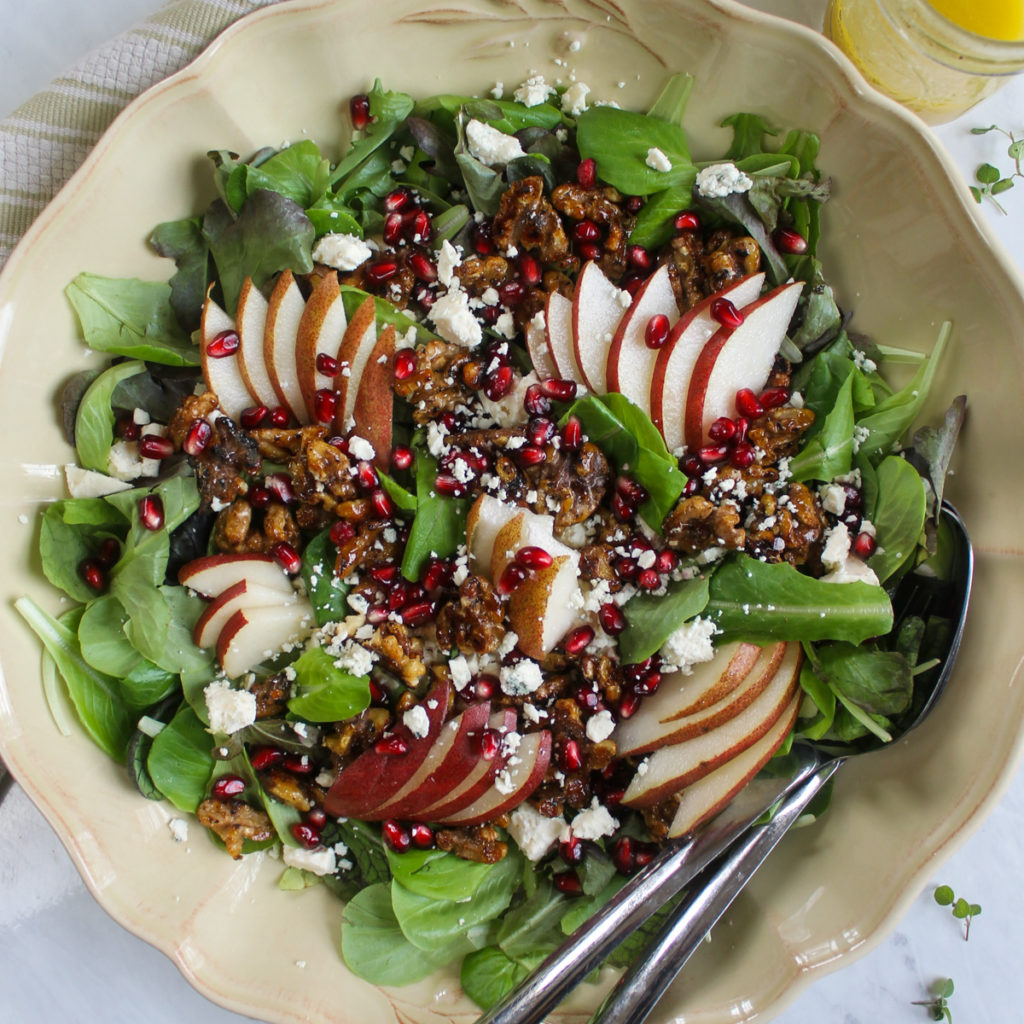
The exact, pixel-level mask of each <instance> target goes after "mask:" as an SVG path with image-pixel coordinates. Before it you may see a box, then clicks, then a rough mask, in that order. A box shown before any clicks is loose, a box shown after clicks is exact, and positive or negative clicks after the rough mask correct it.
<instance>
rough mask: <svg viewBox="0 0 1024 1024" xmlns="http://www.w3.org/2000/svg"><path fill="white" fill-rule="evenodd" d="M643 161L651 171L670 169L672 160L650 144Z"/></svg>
mask: <svg viewBox="0 0 1024 1024" xmlns="http://www.w3.org/2000/svg"><path fill="white" fill-rule="evenodd" d="M644 163H645V164H647V166H648V167H650V168H651V170H652V171H671V170H672V161H671V160H669V158H668V157H667V156H665V154H664V153H663V152H662V151H661V150H660V149H658V147H657V146H651V148H650V149H649V150H647V159H646V160H644ZM748 187H749V186H748Z"/></svg>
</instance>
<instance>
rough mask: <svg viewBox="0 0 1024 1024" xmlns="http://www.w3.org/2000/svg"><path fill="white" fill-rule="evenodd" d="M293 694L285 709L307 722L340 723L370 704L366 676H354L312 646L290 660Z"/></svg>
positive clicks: (322, 651) (320, 649)
mask: <svg viewBox="0 0 1024 1024" xmlns="http://www.w3.org/2000/svg"><path fill="white" fill-rule="evenodd" d="M292 668H294V669H295V691H294V692H295V694H296V695H295V696H294V697H292V698H291V700H289V701H288V710H289V711H291V712H293V713H294V714H296V715H299V716H300V717H302V718H305V719H306V720H307V721H310V722H340V721H342V720H343V719H346V718H352V717H353V715H358V714H359V713H360V712H361V711H365V710H366V709H367V708H368V707H369V706H370V678H369V676H354V675H352V674H351V673H349V672H346V671H344V669H340V668H338V667H337V666H336V665H335V664H334V659H333V658H332V657H331V656H330V655H329V654H328V653H327V652H326V651H325V650H324V649H323V648H322V647H311V648H310V649H309V650H308V651H304V652H303V653H302V655H301V656H300V657H299V658H298V659H297V660H295V661H293V662H292Z"/></svg>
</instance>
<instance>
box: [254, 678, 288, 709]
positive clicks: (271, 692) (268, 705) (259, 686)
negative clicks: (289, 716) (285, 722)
mask: <svg viewBox="0 0 1024 1024" xmlns="http://www.w3.org/2000/svg"><path fill="white" fill-rule="evenodd" d="M249 692H250V693H251V694H252V695H253V696H254V697H255V698H256V717H257V718H277V717H279V716H281V715H283V714H284V713H285V711H287V710H288V708H287V703H286V702H287V700H288V695H289V693H290V692H291V684H290V683H288V681H287V680H286V679H285V678H284V676H282V675H280V674H278V675H273V676H267V677H266V678H264V679H257V680H256V681H255V682H254V683H253V684H252V685H251V686H250V687H249Z"/></svg>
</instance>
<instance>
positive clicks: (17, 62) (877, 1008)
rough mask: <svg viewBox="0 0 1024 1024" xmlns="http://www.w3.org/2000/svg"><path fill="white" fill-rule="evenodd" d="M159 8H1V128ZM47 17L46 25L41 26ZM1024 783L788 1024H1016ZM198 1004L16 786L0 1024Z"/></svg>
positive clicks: (1022, 925)
mask: <svg viewBox="0 0 1024 1024" xmlns="http://www.w3.org/2000/svg"><path fill="white" fill-rule="evenodd" d="M156 6H157V0H92V2H91V3H89V4H84V3H82V2H81V0H48V3H47V4H46V5H45V8H43V7H42V6H40V5H36V4H32V3H27V2H26V0H0V114H3V113H6V112H8V111H10V110H12V109H13V108H14V107H16V106H17V105H18V104H20V103H21V102H23V101H24V100H26V99H28V98H29V97H30V96H31V95H32V94H33V93H35V92H36V91H38V90H39V89H40V88H42V87H43V86H44V85H45V84H46V82H47V81H48V80H49V79H50V78H52V77H53V76H54V75H57V74H59V73H60V72H61V71H62V70H63V69H64V68H66V67H67V66H68V65H70V64H71V63H73V62H74V61H75V60H77V59H78V58H79V57H81V56H82V55H83V54H84V53H86V52H87V51H88V50H89V49H90V48H92V47H94V46H96V45H98V44H100V43H102V42H103V41H105V40H106V39H108V38H110V37H111V36H113V35H115V34H116V33H117V32H119V31H122V30H123V29H125V28H127V27H129V26H130V25H131V24H133V23H134V22H136V21H138V20H140V19H141V18H143V17H144V16H145V15H147V14H149V13H151V11H152V10H154V9H155V7H156ZM751 6H754V7H757V8H759V9H762V10H767V11H771V12H772V13H777V14H783V15H785V16H788V17H792V18H794V19H795V20H800V21H803V22H804V23H806V24H809V25H813V26H815V27H817V25H818V24H820V21H821V10H822V8H823V6H824V3H823V0H757V2H754V3H752V4H751ZM44 11H45V13H44ZM1022 112H1024V79H1019V80H1017V81H1015V82H1012V83H1011V84H1010V85H1008V86H1007V87H1006V88H1005V89H1004V90H1003V91H1002V92H1001V93H999V94H997V95H996V96H994V97H993V98H991V99H990V100H988V101H986V102H985V103H984V104H983V105H982V106H979V107H977V108H975V110H973V111H971V112H970V113H968V114H967V115H965V117H963V118H962V119H961V120H960V121H958V122H954V123H953V124H951V125H947V126H945V127H944V128H942V129H941V130H940V131H939V135H940V137H941V139H942V141H943V142H944V143H945V145H946V146H947V147H948V148H949V150H950V151H951V152H952V154H953V155H954V157H955V158H956V161H957V163H958V164H959V166H960V168H961V169H962V170H963V171H964V173H965V174H966V175H971V174H973V169H974V168H975V167H976V166H977V165H978V163H980V162H981V161H982V160H986V159H992V158H997V157H1000V156H1002V154H1003V151H1004V150H1005V144H1004V145H1003V146H1002V147H1001V146H1000V145H999V143H998V141H997V140H996V139H995V138H994V137H993V136H985V137H976V136H972V135H970V133H969V129H970V128H971V127H972V126H974V125H988V124H991V123H993V122H996V123H999V124H1001V125H1004V126H1006V127H1010V128H1013V129H1016V130H1021V129H1024V113H1022ZM1004 199H1005V206H1006V208H1007V210H1008V212H1009V216H1005V217H1004V216H1002V215H1001V214H999V213H998V212H997V211H995V210H994V209H993V208H989V209H988V211H987V213H988V216H989V219H990V221H991V223H992V225H993V227H994V228H995V230H996V231H997V233H998V234H999V236H1000V237H1001V238H1002V240H1003V242H1004V244H1005V245H1006V246H1007V247H1008V249H1009V250H1010V252H1011V254H1012V255H1013V257H1014V258H1015V259H1016V261H1017V263H1018V265H1020V266H1022V267H1024V231H1022V225H1024V187H1021V188H1019V189H1017V190H1014V191H1011V192H1009V193H1007V194H1006V195H1005V196H1004ZM1022 862H1024V773H1018V775H1017V777H1016V779H1015V780H1014V782H1013V784H1012V785H1011V786H1010V788H1009V790H1008V792H1007V793H1006V795H1005V796H1004V797H1003V799H1002V801H1001V802H1000V804H999V805H998V807H997V808H996V810H995V811H994V813H993V814H992V815H991V816H990V817H989V818H988V819H987V820H986V821H985V823H984V824H983V825H982V827H981V828H980V830H979V831H978V832H977V833H976V834H975V835H974V836H973V837H972V838H971V839H969V840H968V841H967V843H966V844H965V845H964V846H963V847H962V848H961V849H960V850H959V851H958V852H957V853H956V854H955V855H954V856H953V857H952V858H951V859H950V860H949V861H948V862H947V863H946V864H944V865H943V866H942V867H941V868H940V869H939V870H938V872H937V874H936V877H935V878H934V879H933V880H932V881H931V882H930V883H929V884H928V886H927V887H926V888H925V890H924V892H923V893H922V894H921V895H920V896H919V897H918V899H917V900H916V901H915V903H914V905H913V907H912V908H911V910H910V911H909V913H908V914H907V915H906V917H905V918H904V919H903V920H902V921H901V922H900V924H899V926H898V927H897V928H896V929H895V931H894V932H893V933H892V934H891V935H890V936H889V937H888V938H887V939H886V940H885V941H884V942H883V943H882V944H881V945H880V946H879V947H878V948H877V949H875V950H874V951H873V952H871V953H870V954H868V955H866V956H864V957H862V958H861V959H859V960H856V961H854V962H853V963H850V964H849V965H848V966H845V967H844V968H843V969H842V970H840V971H837V972H834V973H832V974H829V975H825V976H822V977H820V978H818V979H817V980H816V981H815V982H814V984H813V985H811V987H810V988H809V989H808V990H807V991H806V992H804V993H803V994H802V995H801V996H800V997H799V998H798V999H797V1000H796V1001H795V1002H794V1003H793V1004H792V1005H791V1006H790V1007H789V1008H787V1009H786V1010H785V1011H784V1012H783V1013H782V1015H781V1016H780V1017H779V1018H777V1020H778V1021H779V1024H878V1022H885V1024H903V1022H906V1024H915V1022H920V1021H925V1020H928V1019H929V1018H928V1016H927V1014H926V1012H925V1011H924V1010H923V1009H922V1008H921V1007H919V1006H913V1005H911V1003H912V1000H915V999H921V998H924V997H925V994H926V989H927V987H928V985H929V984H930V983H931V981H932V980H933V979H934V978H935V977H937V976H948V977H952V978H953V979H954V981H955V983H956V992H955V994H954V996H953V998H952V1000H951V1003H950V1006H951V1009H952V1010H953V1013H954V1015H955V1018H956V1019H957V1020H958V1021H961V1022H962V1021H974V1022H988V1021H993V1022H995V1021H999V1022H1009V1021H1014V1020H1019V1019H1020V1018H1021V1013H1020V1010H1019V1002H1020V998H1019V992H1018V989H1017V983H1018V980H1019V969H1020V968H1019V952H1018V951H1019V950H1020V949H1021V948H1024V895H1022V893H1021V889H1020V886H1019V865H1020V864H1021V863H1022ZM940 882H941V883H948V884H949V885H951V886H952V887H953V888H954V889H955V890H956V891H957V893H958V894H962V895H964V896H966V897H967V898H968V899H970V900H971V901H974V902H978V903H980V904H981V905H982V906H983V907H984V912H983V914H982V915H981V917H979V918H978V919H977V921H976V922H975V923H974V927H973V929H972V933H971V939H970V941H969V942H964V940H963V937H962V932H961V929H960V926H959V924H958V923H957V922H955V921H954V920H953V919H952V917H951V916H950V914H949V911H948V910H947V909H944V908H940V907H938V906H937V905H936V904H935V903H934V901H933V900H932V897H931V891H932V889H933V888H934V885H933V883H934V884H938V883H940ZM245 1019H246V1018H243V1017H239V1016H237V1015H236V1014H233V1013H228V1012H227V1011H225V1010H222V1009H220V1008H219V1007H217V1006H214V1005H213V1004H211V1003H209V1002H207V1001H206V1000H205V999H204V998H202V997H201V996H199V995H197V994H196V993H195V992H194V991H193V990H192V989H191V988H190V987H189V985H188V984H187V983H186V982H185V981H184V980H183V979H182V978H181V976H180V975H179V974H178V972H177V970H176V969H175V967H174V966H173V965H172V964H171V962H170V961H169V960H167V959H166V958H165V957H164V956H163V955H162V954H160V953H158V952H156V951H155V950H153V949H152V948H150V947H149V946H147V945H146V944H145V943H143V942H141V941H139V940H138V939H136V938H134V937H133V936H132V935H130V934H129V933H128V932H126V931H125V930H124V929H122V928H121V927H120V926H119V925H117V924H115V923H114V922H113V921H112V920H111V919H110V918H108V917H107V915H106V914H105V913H104V912H103V911H102V910H101V909H100V907H99V906H98V904H96V902H95V901H94V900H93V898H92V897H91V896H90V895H89V893H88V892H87V891H86V889H85V887H84V885H83V884H82V882H81V880H80V879H79V877H78V875H77V874H76V872H75V870H74V868H73V867H72V865H71V862H70V860H69V859H68V856H67V854H66V853H65V852H64V850H63V848H62V847H61V845H60V844H59V842H58V841H57V839H56V837H55V835H54V834H53V832H52V831H51V829H50V827H49V825H48V824H47V823H46V821H45V820H44V819H43V817H42V815H40V813H39V812H38V811H37V810H36V809H35V808H34V807H33V806H32V805H31V804H30V803H29V801H28V800H27V798H26V797H25V796H24V794H23V793H22V792H21V791H20V790H19V789H18V788H17V787H15V788H14V789H13V790H12V792H11V793H10V795H9V796H8V797H7V799H6V801H5V802H4V804H3V805H2V808H0V1024H15V1022H17V1024H23V1022H34V1021H39V1022H42V1024H48V1022H50V1021H57V1020H69V1021H75V1022H79V1024H94V1022H96V1024H99V1022H101V1021H102V1022H103V1024H121V1022H126V1024H127V1022H132V1024H137V1022H138V1021H145V1022H146V1024H180V1022H182V1021H185V1020H188V1021H190V1022H191V1024H232V1022H236V1024H241V1022H242V1021H243V1020H245Z"/></svg>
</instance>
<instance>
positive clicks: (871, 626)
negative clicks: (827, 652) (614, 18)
mask: <svg viewBox="0 0 1024 1024" xmlns="http://www.w3.org/2000/svg"><path fill="white" fill-rule="evenodd" d="M707 613H708V614H709V615H710V616H711V617H712V618H713V619H714V620H715V622H716V623H717V624H718V626H719V628H720V629H721V630H722V631H723V632H724V633H726V634H727V636H726V637H724V638H723V640H724V641H725V640H735V639H744V640H752V641H758V640H793V641H797V642H799V641H802V640H847V641H849V642H850V643H861V642H863V641H864V640H867V639H868V638H870V637H873V636H882V635H883V634H885V633H888V632H889V630H890V629H892V622H893V617H892V604H891V603H890V601H889V597H888V595H887V594H886V592H885V591H884V590H883V589H882V588H881V587H876V586H873V585H871V584H868V583H860V582H857V583H843V584H841V585H840V584H837V583H823V582H822V581H821V580H816V579H813V578H812V577H810V576H804V575H803V574H802V573H800V572H798V571H797V570H796V569H794V568H793V566H791V565H789V564H788V563H787V562H780V563H778V564H776V565H769V564H766V563H764V562H760V561H758V560H757V559H756V558H751V557H750V556H749V555H739V556H735V557H730V558H729V559H727V560H726V561H725V563H724V564H723V565H722V566H721V567H720V568H719V570H718V572H716V573H715V575H714V576H713V577H712V578H711V596H710V599H709V601H708V607H707Z"/></svg>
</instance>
